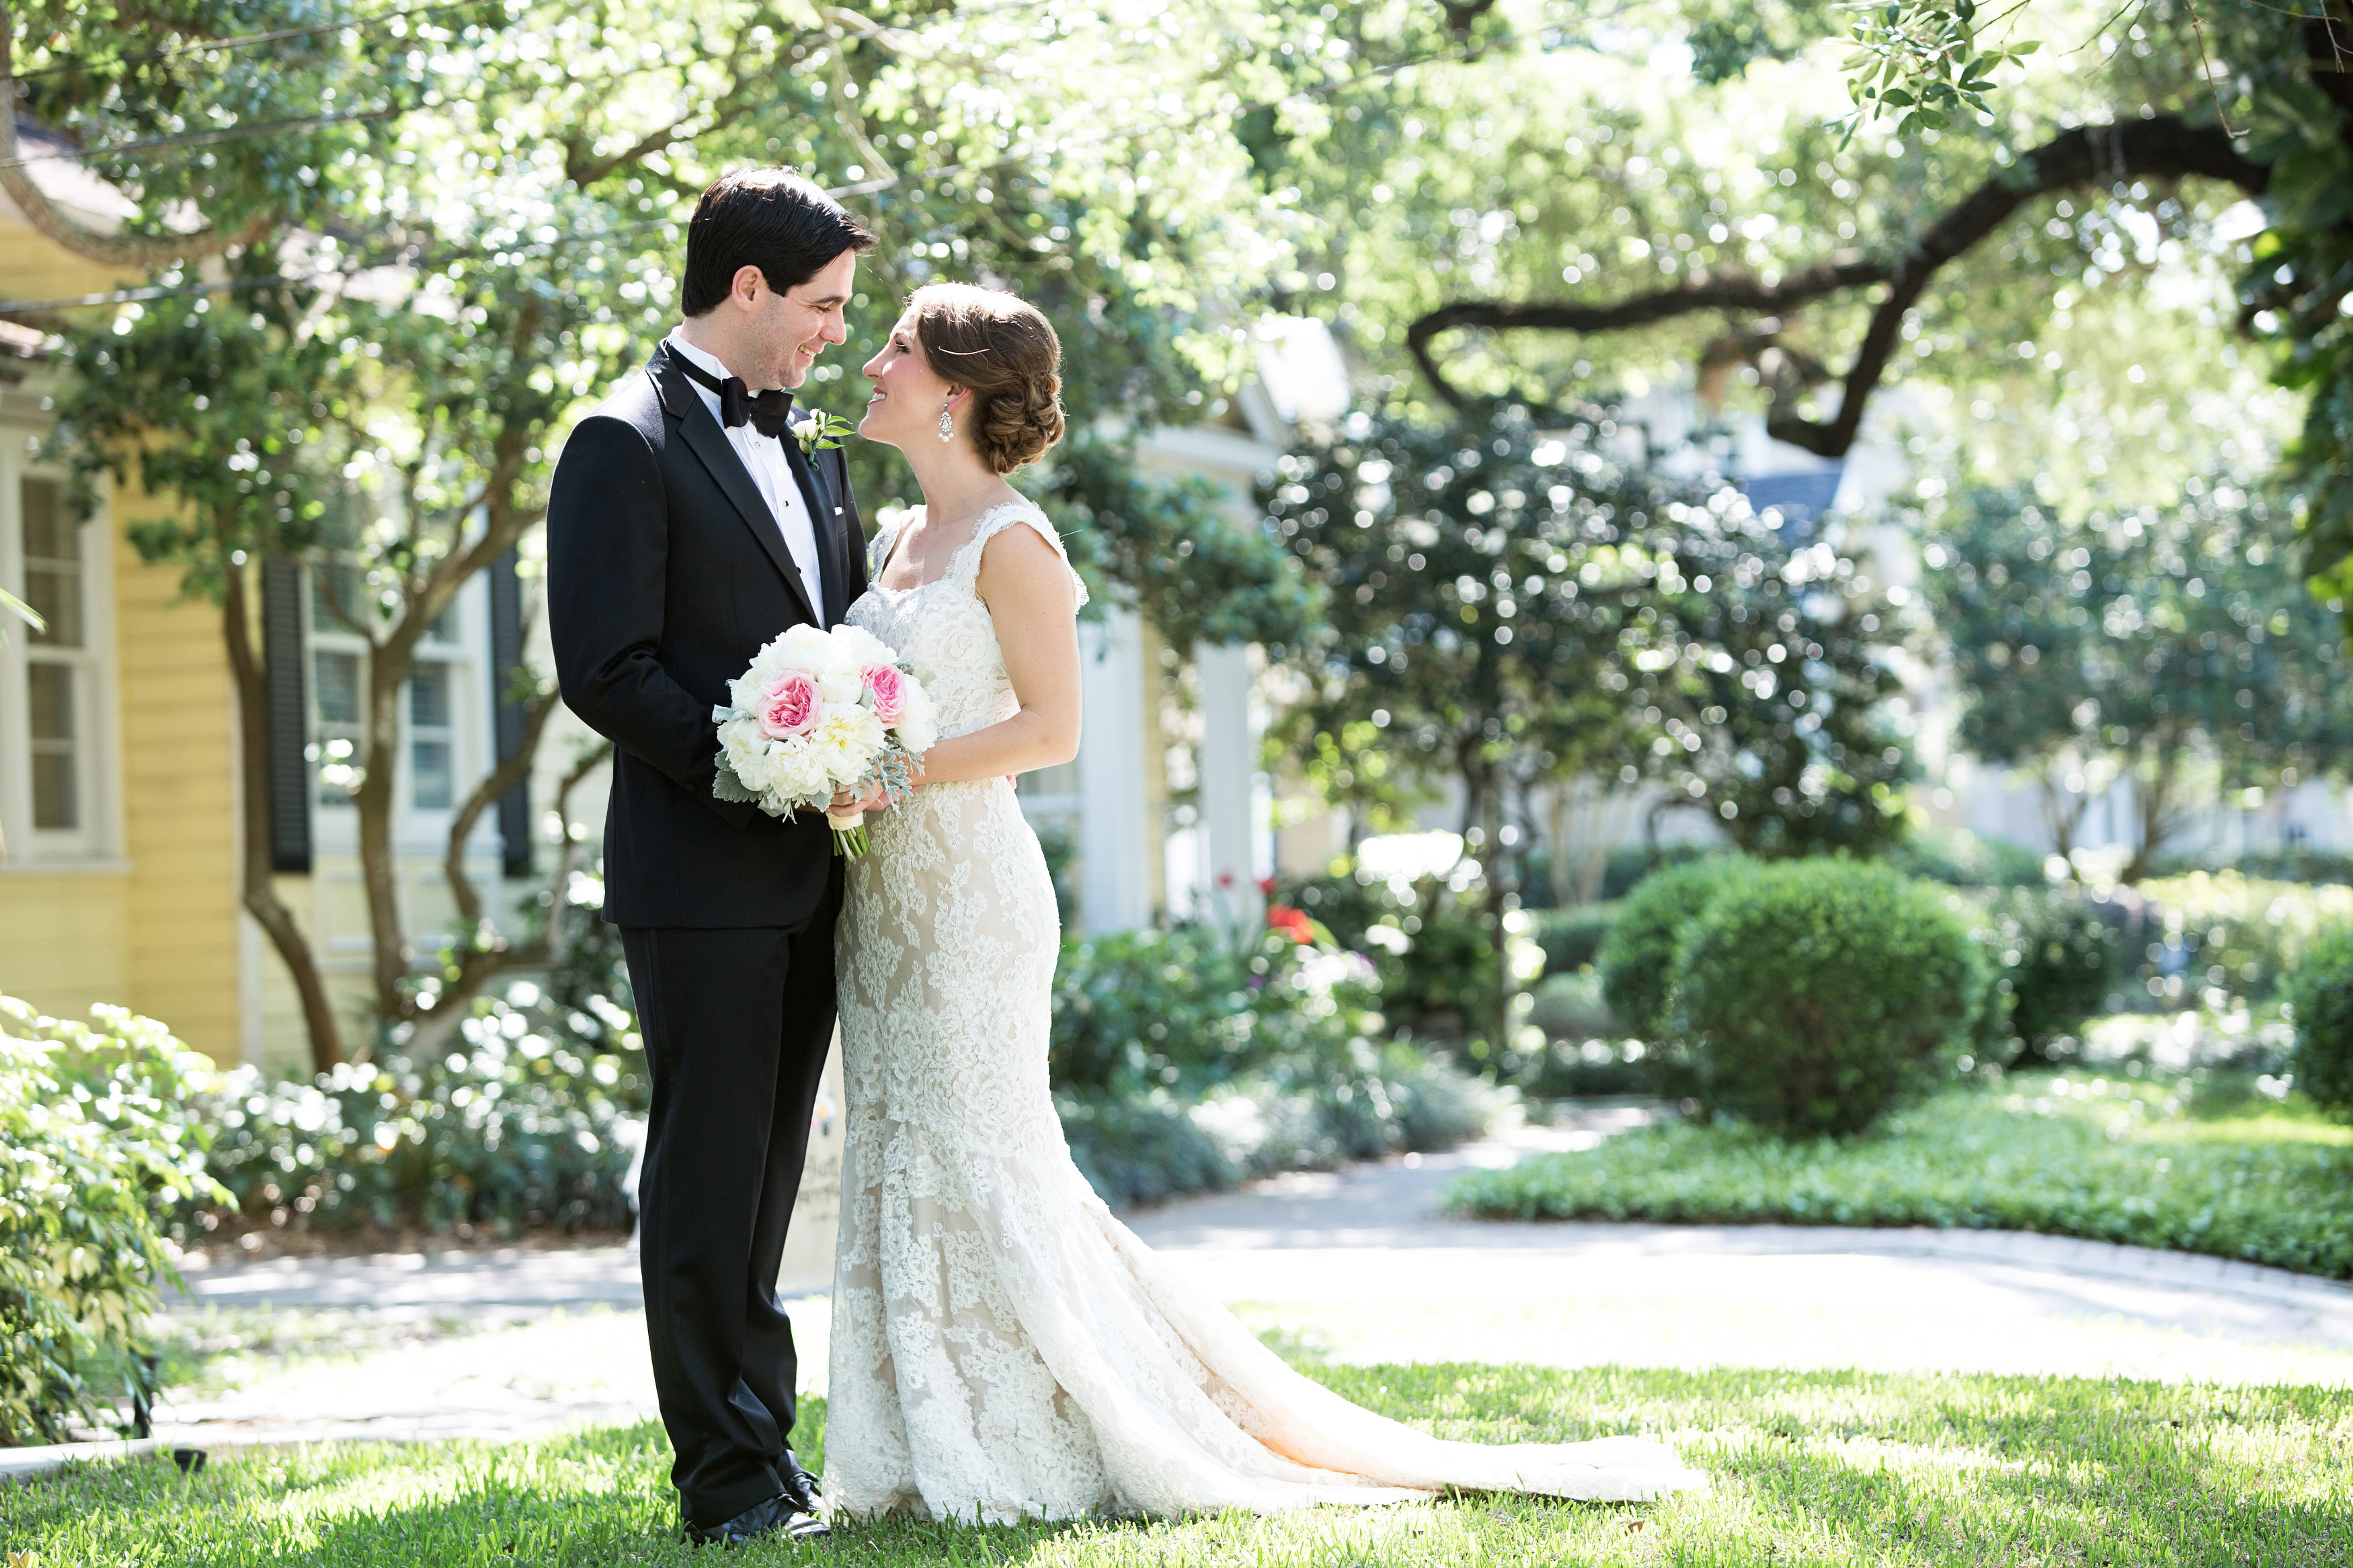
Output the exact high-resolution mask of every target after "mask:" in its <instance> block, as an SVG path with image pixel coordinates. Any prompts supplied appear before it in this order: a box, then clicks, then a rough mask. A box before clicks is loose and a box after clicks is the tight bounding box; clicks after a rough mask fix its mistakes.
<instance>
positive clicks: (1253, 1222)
mask: <svg viewBox="0 0 2353 1568" xmlns="http://www.w3.org/2000/svg"><path fill="white" fill-rule="evenodd" d="M1632 1119H1635V1113H1632V1112H1615V1113H1612V1112H1598V1113H1589V1114H1588V1116H1586V1117H1585V1118H1584V1120H1583V1121H1582V1122H1581V1123H1580V1124H1577V1125H1575V1126H1571V1127H1567V1128H1532V1129H1525V1130H1522V1131H1517V1132H1514V1133H1512V1134H1510V1135H1508V1136H1504V1137H1501V1138H1497V1139H1493V1140H1490V1141H1488V1142H1483V1143H1480V1144H1474V1145H1472V1146H1470V1147H1468V1148H1465V1149H1461V1150H1457V1151H1455V1152H1451V1153H1448V1154H1442V1155H1431V1156H1428V1157H1424V1158H1419V1159H1412V1160H1407V1161H1392V1162H1388V1163H1382V1164H1377V1165H1367V1166H1359V1167H1356V1168H1354V1169H1351V1170H1348V1171H1345V1172H1338V1173H1326V1174H1301V1175H1293V1176H1284V1177H1278V1178H1276V1179H1274V1180H1272V1181H1270V1182H1264V1183H1260V1184H1256V1185H1254V1186H1252V1187H1250V1188H1249V1189H1246V1190H1244V1191H1241V1192H1239V1193H1233V1194H1222V1195H1219V1196H1217V1197H1211V1198H1202V1199H1195V1200H1191V1201H1187V1202H1184V1203H1177V1204H1171V1205H1167V1206H1166V1207H1165V1208H1161V1209H1156V1210H1151V1211H1146V1212H1143V1213H1140V1214H1136V1215H1130V1216H1128V1217H1129V1222H1130V1223H1131V1224H1132V1225H1133V1226H1134V1228H1135V1230H1136V1231H1137V1233H1138V1234H1139V1235H1140V1236H1142V1237H1144V1238H1145V1240H1146V1241H1147V1242H1149V1243H1150V1244H1151V1245H1152V1246H1153V1247H1155V1248H1157V1249H1158V1250H1159V1251H1160V1252H1161V1253H1162V1255H1163V1256H1164V1257H1166V1258H1167V1259H1168V1260H1169V1261H1171V1262H1172V1263H1174V1264H1175V1265H1176V1267H1177V1268H1180V1269H1181V1270H1182V1271H1183V1272H1184V1273H1185V1274H1186V1275H1187V1277H1188V1278H1189V1279H1191V1280H1192V1281H1193V1282H1194V1283H1195V1284H1196V1285H1197V1286H1198V1287H1199V1288H1200V1289H1204V1290H1206V1291H1207V1292H1208V1293H1209V1294H1211V1295H1212V1296H1214V1297H1216V1298H1217V1299H1219V1300H1223V1301H1226V1302H1229V1303H1230V1304H1232V1305H1233V1306H1234V1307H1235V1310H1237V1311H1238V1312H1239V1313H1240V1315H1241V1316H1242V1318H1243V1319H1244V1321H1246V1322H1248V1323H1249V1324H1250V1327H1251V1328H1253V1329H1254V1330H1257V1331H1260V1332H1261V1333H1267V1334H1270V1335H1271V1336H1273V1337H1274V1338H1275V1339H1276V1340H1277V1342H1280V1343H1282V1344H1283V1345H1284V1346H1285V1347H1286V1348H1288V1349H1293V1350H1296V1351H1301V1352H1309V1353H1318V1354H1323V1355H1326V1356H1329V1357H1332V1358H1335V1359H1339V1360H1346V1361H1356V1362H1368V1361H1483V1362H1499V1361H1517V1362H1535V1363H1545V1364H1551V1365H1564V1366H1575V1365H1588V1364H1595V1363H1619V1364H1626V1365H1649V1366H1683V1367H1714V1366H1754V1367H1785V1368H1792V1369H1799V1368H1818V1367H1848V1366H1851V1367H1859V1368H1865V1369H1872V1370H1885V1371H1922V1372H1930V1371H1966V1372H2010V1373H2057V1374H2070V1375H2100V1376H2124V1377H2137V1378H2164V1379H2197V1380H2201V1381H2214V1382H2225V1383H2274V1382H2298V1383H2327V1384H2353V1288H2348V1287H2346V1286H2343V1285H2338V1284H2334V1283H2331V1282H2328V1281H2324V1280H2316V1279H2309V1278H2306V1277H2302V1276H2297V1275H2292V1274H2287V1273H2284V1272H2283V1271H2280V1270H2277V1269H2268V1268H2252V1267H2249V1266H2247V1265H2243V1264H2232V1263H2228V1262H2223V1261H2221V1260H2217V1259H2212V1258H2191V1257H2187V1256H2184V1255H2180V1254H2174V1253H2158V1252H2149V1251H2146V1250H2143V1249H2140V1248H2136V1247H2109V1246H2105V1245H2102V1244H2097V1243H2087V1242H2074V1241H2068V1240H2063V1239H2060V1238H2054V1237H2031V1236H2017V1235H2009V1234H2002V1233H1987V1232H1951V1231H1925V1230H1880V1231H1873V1230H1862V1231H1856V1230H1836V1229H1809V1228H1802V1227H1794V1226H1738V1227H1730V1226H1724V1227H1718V1226H1644V1225H1498V1224H1486V1223H1478V1222H1464V1221H1456V1220H1449V1219H1445V1218H1442V1217H1440V1215H1438V1213H1437V1205H1438V1199H1439V1195H1440V1193H1441V1192H1442V1190H1443V1188H1444V1187H1445V1185H1446V1184H1447V1183H1448V1182H1449V1181H1450V1180H1451V1179H1452V1178H1453V1177H1454V1176H1455V1175H1456V1174H1458V1173H1461V1172H1462V1171H1465V1170H1468V1169H1472V1168H1476V1167H1482V1166H1487V1167H1492V1166H1499V1165H1504V1164H1509V1163H1512V1162H1514V1161H1515V1160H1517V1159H1519V1158H1521V1157H1522V1156H1523V1155H1525V1154H1527V1153H1530V1152H1535V1151H1537V1150H1540V1149H1553V1148H1575V1147H1582V1146H1589V1145H1590V1144H1591V1143H1592V1142H1596V1141H1598V1140H1599V1138H1600V1137H1602V1136H1604V1135H1606V1134H1607V1133H1608V1132H1609V1131H1614V1130H1615V1129H1616V1127H1617V1126H1619V1125H1623V1124H1625V1123H1626V1122H1627V1121H1630V1120H1632ZM189 1281H190V1291H189V1295H188V1296H187V1297H186V1298H185V1299H184V1300H181V1301H180V1302H178V1303H176V1304H175V1306H174V1309H173V1310H174V1314H175V1315H182V1316H193V1317H196V1318H202V1317H203V1316H204V1315H205V1314H206V1313H208V1312H209V1313H211V1314H213V1317H212V1319H211V1324H212V1326H213V1327H214V1328H216V1329H217V1328H219V1327H221V1326H222V1325H227V1326H228V1327H229V1328H231V1329H234V1328H235V1327H236V1326H237V1324H238V1323H239V1322H244V1321H259V1318H260V1316H261V1315H262V1314H264V1313H272V1314H280V1315H283V1314H299V1315H300V1317H301V1321H302V1322H303V1324H304V1326H305V1328H306V1329H308V1330H311V1331H315V1332H314V1337H315V1334H316V1333H323V1334H324V1335H325V1336H326V1337H327V1338H328V1339H330V1340H332V1339H333V1338H335V1337H336V1336H337V1335H338V1334H347V1336H348V1337H349V1338H351V1339H352V1340H353V1341H355V1342H358V1343H361V1344H363V1345H371V1346H373V1347H374V1348H371V1349H367V1350H365V1351H364V1353H360V1354H356V1355H340V1356H338V1355H330V1356H323V1357H322V1356H298V1357H295V1358H293V1359H291V1360H290V1361H287V1362H285V1363H283V1364H275V1365H273V1364H268V1363H265V1362H262V1361H257V1362H256V1363H254V1364H253V1365H252V1366H251V1367H250V1368H249V1369H248V1372H247V1373H246V1374H245V1375H241V1376H239V1375H231V1376H229V1377H227V1378H226V1379H224V1380H222V1381H224V1382H225V1383H226V1384H227V1386H217V1387H213V1388H210V1389H200V1390H192V1391H188V1392H185V1393H183V1394H180V1395H178V1396H176V1397H174V1398H173V1399H171V1400H169V1401H167V1402H166V1404H165V1405H164V1407H163V1408H162V1409H161V1410H160V1411H159V1413H158V1414H159V1417H160V1424H159V1427H158V1436H163V1437H166V1438H169V1439H171V1440H174V1441H180V1442H196V1443H203V1442H206V1441H211V1442H215V1443H221V1442H233V1441H238V1440H245V1441H253V1440H271V1439H291V1438H311V1437H329V1436H383V1437H402V1438H419V1437H437V1436H516V1435H522V1434H527V1433H532V1432H537V1431H544V1430H548V1429H552V1428H554V1427H557V1426H565V1425H568V1424H571V1423H574V1422H579V1421H610V1420H626V1419H634V1418H638V1417H649V1416H651V1415H652V1414H653V1411H654V1404H653V1386H652V1379H651V1376H650V1373H649V1372H648V1370H647V1366H646V1352H645V1334H644V1320H643V1316H642V1313H641V1311H640V1310H639V1308H638V1285H637V1263H636V1259H635V1258H632V1257H630V1256H628V1253H627V1252H626V1251H625V1250H624V1249H622V1248H619V1247H588V1248H580V1249H576V1250H547V1249H515V1250H512V1251H491V1252H463V1253H460V1252H450V1253H445V1254H438V1255H433V1256H429V1257H427V1256H400V1257H384V1258H302V1259H292V1258H287V1259H276V1260H271V1261H268V1262H259V1263H229V1264H225V1265H221V1266H217V1267H213V1268H197V1269H192V1270H191V1271H190V1274H189ZM794 1321H795V1324H796V1331H797V1337H798V1339H799V1342H800V1344H801V1349H802V1364H803V1367H804V1383H805V1384H806V1385H807V1386H808V1387H810V1388H812V1389H815V1390H818V1391H821V1390H822V1387H823V1374H824V1365H825V1340H826V1329H827V1325H828V1303H827V1302H826V1301H825V1300H824V1299H823V1298H822V1297H821V1296H810V1297H807V1298H804V1299H803V1300H800V1301H799V1302H798V1303H797V1305H796V1307H795V1308H794ZM232 1371H234V1369H232Z"/></svg>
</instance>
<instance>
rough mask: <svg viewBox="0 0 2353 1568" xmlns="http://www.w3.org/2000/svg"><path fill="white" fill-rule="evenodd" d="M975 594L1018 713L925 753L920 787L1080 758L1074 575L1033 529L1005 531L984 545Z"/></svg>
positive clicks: (1045, 766) (1026, 769)
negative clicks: (1009, 681) (999, 651)
mask: <svg viewBox="0 0 2353 1568" xmlns="http://www.w3.org/2000/svg"><path fill="white" fill-rule="evenodd" d="M978 588H979V593H980V598H981V602H982V603H983V604H985V605H987V606H988V618H989V620H990V621H991V622H992V623H993V624H994V625H995V626H996V627H997V647H999V648H1001V649H1003V650H1004V653H1005V672H1006V674H1007V675H1008V676H1010V677H1011V678H1012V680H1013V695H1014V696H1015V697H1016V698H1018V700H1020V703H1021V710H1020V711H1019V712H1018V713H1016V714H1014V715H1013V717H1011V718H1010V719H1008V720H1006V721H1003V722H1002V723H997V724H991V725H990V726H989V727H988V728H987V729H986V730H975V731H973V732H972V733H971V734H969V735H958V736H956V737H955V739H954V740H950V741H942V742H939V743H938V744H937V745H934V747H933V748H932V749H931V750H930V751H929V752H925V753H924V754H923V772H922V773H920V774H919V775H917V778H916V782H917V783H918V784H951V783H954V782H955V781H956V780H959V779H986V778H997V777H1000V776H1002V775H1004V774H1007V773H1029V772H1030V771H1031V770H1032V769H1035V768H1050V767H1052V766H1054V765H1055V764H1056V763H1067V762H1069V761H1070V760H1071V758H1072V757H1075V756H1077V755H1078V754H1079V604H1078V594H1077V592H1076V591H1075V590H1074V589H1073V587H1072V586H1071V569H1070V568H1069V567H1068V566H1066V565H1064V564H1063V563H1062V558H1061V557H1060V556H1059V555H1057V554H1055V553H1054V548H1053V546H1051V545H1050V544H1048V543H1047V542H1045V541H1044V540H1042V539H1040V538H1039V537H1038V534H1037V532H1036V531H1035V530H1033V529H1029V528H1026V527H1015V528H1008V529H1006V530H1004V531H1001V532H999V533H998V534H997V536H996V537H995V538H993V539H991V540H990V541H989V542H987V544H985V545H983V546H982V547H981V553H980V579H979V584H978Z"/></svg>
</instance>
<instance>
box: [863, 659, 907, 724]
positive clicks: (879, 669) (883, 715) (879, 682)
mask: <svg viewBox="0 0 2353 1568" xmlns="http://www.w3.org/2000/svg"><path fill="white" fill-rule="evenodd" d="M905 679H906V678H905V677H904V676H902V675H901V674H900V673H899V667H898V666H897V665H895V664H873V665H869V666H867V668H866V689H867V691H868V693H869V694H870V695H871V696H872V697H873V699H874V704H873V706H874V717H876V718H877V719H880V720H881V721H882V723H883V726H884V728H886V729H887V728H888V727H890V726H891V725H892V724H896V723H897V722H898V721H899V720H900V718H901V716H902V715H903V714H904V713H905V712H906V710H907V693H906V687H905V685H904V682H905Z"/></svg>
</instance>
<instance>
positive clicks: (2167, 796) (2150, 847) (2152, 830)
mask: <svg viewBox="0 0 2353 1568" xmlns="http://www.w3.org/2000/svg"><path fill="white" fill-rule="evenodd" d="M2179 778H2180V753H2179V752H2177V751H2176V750H2175V749H2174V748H2172V747H2171V746H2167V747H2165V748H2164V749H2162V750H2161V751H2159V752H2158V757H2157V765H2156V767H2155V768H2154V769H2153V770H2148V771H2141V770H2136V771H2135V773H2134V774H2133V797H2134V798H2133V804H2134V805H2135V806H2137V808H2138V810H2137V813H2136V815H2137V816H2139V818H2140V822H2139V825H2138V826H2139V828H2140V832H2139V834H2138V835H2137V838H2138V842H2137V843H2136V844H2135V845H2134V846H2133V856H2132V859H2131V861H2130V862H2129V863H2128V864H2127V865H2126V867H2125V868H2124V874H2123V875H2122V876H2121V877H2120V878H2118V880H2119V881H2121V882H2123V883H2124V884H2125V886H2126V887H2128V888H2129V887H2132V886H2135V885H2137V883H2138V882H2139V881H2140V880H2141V879H2143V878H2145V877H2147V875H2148V874H2149V872H2150V871H2151V870H2152V869H2153V868H2155V867H2156V864H2157V852H2158V850H2160V849H2162V848H2164V847H2165V844H2166V841H2167V840H2168V839H2169V838H2171V837H2173V831H2174V829H2175V828H2176V827H2177V826H2179V822H2178V821H2176V819H2175V817H2174V814H2173V790H2174V785H2175V784H2176V783H2177V782H2178V781H2179Z"/></svg>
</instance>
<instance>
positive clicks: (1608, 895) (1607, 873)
mask: <svg viewBox="0 0 2353 1568" xmlns="http://www.w3.org/2000/svg"><path fill="white" fill-rule="evenodd" d="M1720 853H1721V851H1719V850H1717V849H1715V847H1712V846H1710V845H1705V844H1655V845H1654V844H1627V845H1622V846H1620V847H1618V848H1616V849H1613V850H1611V851H1610V852H1609V866H1608V868H1606V869H1604V870H1603V871H1602V873H1601V901H1602V902H1603V903H1615V902H1617V901H1618V900H1620V899H1622V898H1624V897H1625V896H1626V895H1627V894H1629V893H1630V892H1632V891H1633V890H1634V889H1635V888H1636V887H1637V886H1639V885H1640V884H1641V882H1642V880H1643V879H1645V878H1647V877H1650V876H1651V875H1652V874H1654V873H1656V872H1660V871H1664V870H1666V869H1668V868H1670V867H1674V866H1687V865H1689V864H1691V862H1693V861H1694V860H1704V859H1707V858H1710V857H1711V856H1714V855H1717V854H1720Z"/></svg>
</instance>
